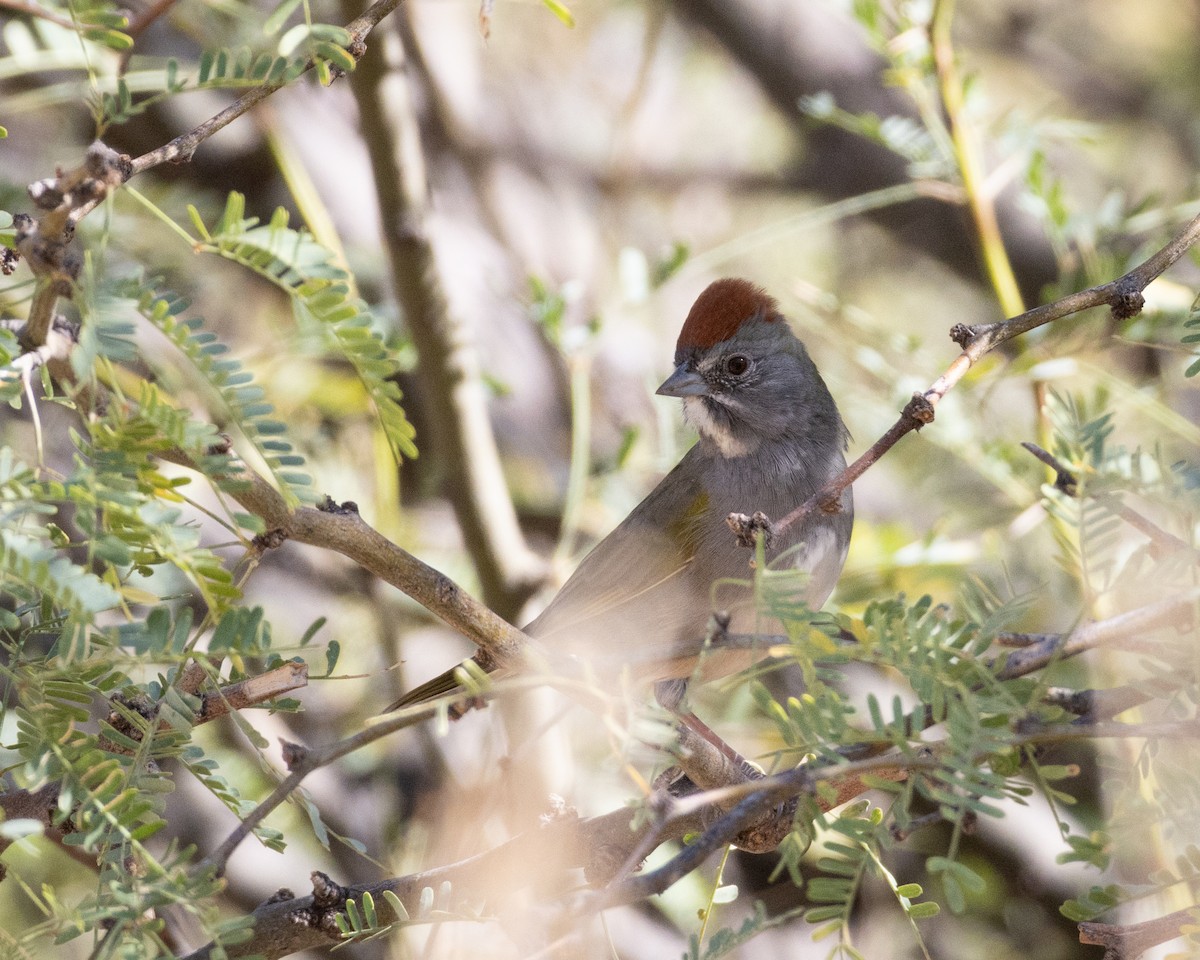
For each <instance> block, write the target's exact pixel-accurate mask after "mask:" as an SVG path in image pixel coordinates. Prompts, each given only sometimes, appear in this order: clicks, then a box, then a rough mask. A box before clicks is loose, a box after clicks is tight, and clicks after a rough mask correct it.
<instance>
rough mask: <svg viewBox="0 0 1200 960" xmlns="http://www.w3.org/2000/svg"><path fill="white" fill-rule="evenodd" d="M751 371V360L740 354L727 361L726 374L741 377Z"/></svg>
mask: <svg viewBox="0 0 1200 960" xmlns="http://www.w3.org/2000/svg"><path fill="white" fill-rule="evenodd" d="M749 369H750V359H749V358H748V357H743V356H742V355H741V354H740V353H735V354H734V355H733V356H732V357H730V358H729V359H728V360H726V361H725V372H726V373H728V374H729V375H730V376H734V377H740V376H741V375H742V374H743V373H745V372H746V371H747V370H749Z"/></svg>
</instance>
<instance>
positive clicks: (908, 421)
mask: <svg viewBox="0 0 1200 960" xmlns="http://www.w3.org/2000/svg"><path fill="white" fill-rule="evenodd" d="M1197 240H1200V216H1197V217H1196V218H1194V219H1193V220H1192V221H1191V222H1190V223H1189V224H1188V225H1187V226H1186V227H1185V228H1184V229H1183V230H1182V231H1181V232H1180V233H1179V234H1178V235H1177V236H1176V237H1175V238H1174V239H1173V240H1172V241H1171V242H1170V243H1168V244H1167V245H1166V246H1165V247H1163V248H1162V249H1161V250H1159V251H1158V252H1157V253H1156V254H1154V256H1152V257H1150V259H1149V260H1147V261H1145V262H1144V263H1142V264H1140V265H1139V266H1137V267H1135V268H1134V269H1132V270H1130V271H1129V272H1128V273H1126V274H1125V275H1124V276H1122V277H1119V278H1118V279H1116V280H1113V281H1110V282H1109V283H1102V284H1100V285H1098V286H1095V287H1089V288H1088V289H1086V290H1081V291H1079V292H1078V293H1072V294H1069V295H1068V296H1065V297H1062V298H1061V299H1059V300H1055V301H1054V302H1053V303H1048V304H1045V305H1043V306H1040V307H1035V308H1034V309H1032V310H1027V311H1025V313H1022V314H1020V315H1019V316H1016V317H1012V318H1011V319H1009V320H1004V321H1002V322H1000V323H988V324H980V325H977V326H968V325H966V324H961V323H960V324H955V326H954V327H953V328H952V329H951V331H950V338H951V339H952V340H954V341H955V342H956V343H957V344H959V346H961V347H962V353H960V354H959V355H958V357H956V358H955V360H954V362H953V363H951V364H950V366H949V367H948V368H947V369H946V372H945V373H943V374H942V375H941V376H940V377H938V378H937V380H935V381H934V382H933V383H932V384H931V385H930V386H929V388H928V389H926V390H925V391H924V392H922V393H914V394H913V396H912V399H911V400H909V402H908V404H907V405H906V406H905V407H904V410H903V411H902V412H901V414H900V418H899V419H898V420H897V421H896V422H895V423H894V424H892V426H891V427H890V428H889V429H888V431H887V432H886V433H885V434H884V435H883V436H882V437H880V438H879V439H878V440H876V441H875V443H873V444H872V445H871V447H870V449H869V450H867V452H866V453H864V454H863V455H862V456H861V457H859V458H858V459H857V460H855V461H854V462H853V463H852V464H850V466H848V467H847V468H846V469H845V470H843V471H842V472H841V473H840V474H838V475H837V476H836V477H834V478H833V479H832V480H830V481H829V482H828V483H826V484H825V486H823V487H822V488H821V489H820V490H818V491H817V492H816V493H814V494H813V495H812V496H811V497H809V498H808V499H807V500H806V501H804V503H802V504H801V505H800V506H798V507H797V508H796V509H795V510H793V511H792V512H791V513H789V514H788V515H787V516H785V517H784V518H783V519H782V520H780V521H778V522H776V523H775V524H774V525H773V526H772V530H773V532H774V533H776V534H778V533H781V532H782V531H784V530H786V529H787V528H788V527H790V526H792V525H793V524H795V523H799V522H800V521H801V520H803V519H804V518H805V517H807V516H808V515H809V514H811V513H812V512H813V511H815V510H818V509H820V510H834V511H836V509H837V504H838V502H839V500H840V498H841V495H842V493H843V492H844V491H845V489H846V488H847V487H848V486H850V485H851V484H852V483H854V481H855V480H857V479H858V478H859V477H861V476H862V475H863V474H864V473H866V472H867V470H868V469H869V468H870V467H871V466H873V465H874V464H875V463H876V462H877V461H878V460H879V459H880V458H881V457H882V456H883V455H884V454H885V453H887V452H888V451H889V450H890V449H891V448H892V447H894V446H895V445H896V443H898V442H899V440H900V439H901V437H903V436H904V435H905V434H908V433H911V432H912V431H914V430H919V429H921V427H923V426H925V425H926V424H928V423H933V419H934V414H935V412H936V410H937V405H938V402H939V401H940V400H941V399H942V397H944V396H945V395H946V394H947V393H949V392H950V391H951V390H952V389H953V388H954V386H955V384H957V383H958V382H959V381H960V380H961V379H962V378H963V377H964V376H965V375H966V373H967V371H968V370H970V369H971V367H973V366H974V365H975V364H976V363H977V362H978V361H979V359H980V357H982V356H983V355H984V354H986V353H988V352H989V351H991V350H994V349H995V348H996V347H998V346H999V345H1000V344H1002V343H1005V342H1007V341H1009V340H1012V339H1013V338H1014V337H1018V336H1020V335H1021V334H1023V333H1028V332H1029V331H1030V330H1033V329H1036V328H1037V327H1040V326H1044V325H1045V324H1047V323H1051V322H1053V321H1055V320H1060V319H1062V318H1063V317H1067V316H1070V315H1072V314H1075V313H1079V312H1080V311H1082V310H1087V309H1089V308H1090V307H1097V306H1103V305H1108V306H1109V307H1110V308H1111V309H1112V312H1113V316H1114V317H1116V318H1117V319H1119V320H1123V319H1127V318H1129V317H1132V316H1135V315H1136V314H1137V313H1138V312H1139V311H1140V310H1141V309H1142V306H1143V304H1144V303H1145V300H1144V298H1143V297H1142V291H1143V290H1145V289H1146V287H1147V286H1149V284H1150V282H1151V281H1152V280H1154V279H1155V278H1157V277H1158V276H1159V275H1160V274H1162V272H1163V271H1164V270H1166V269H1167V268H1168V267H1169V266H1171V265H1172V264H1173V263H1175V261H1176V260H1178V259H1179V258H1180V257H1182V256H1183V255H1184V254H1185V253H1186V252H1187V251H1188V249H1189V248H1190V247H1191V246H1192V245H1193V244H1194V243H1196V241H1197ZM737 516H738V515H737V514H733V515H731V517H737Z"/></svg>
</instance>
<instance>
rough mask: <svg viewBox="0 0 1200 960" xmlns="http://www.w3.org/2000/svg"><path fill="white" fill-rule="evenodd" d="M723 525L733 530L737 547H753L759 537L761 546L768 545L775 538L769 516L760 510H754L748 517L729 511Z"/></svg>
mask: <svg viewBox="0 0 1200 960" xmlns="http://www.w3.org/2000/svg"><path fill="white" fill-rule="evenodd" d="M725 525H726V526H727V527H729V529H730V530H732V531H733V535H734V537H736V538H737V544H738V546H739V547H753V546H754V545H755V544H756V543H758V540H759V538H760V537H761V538H762V544H763V546H764V547H770V546H771V542H772V541H773V540H774V539H775V530H774V528H773V527H772V526H771V518H770V517H768V516H767V515H766V514H765V513H763V512H762V511H761V510H755V511H754V515H753V516H749V517H748V516H746V514H744V513H731V514H730V515H729V516H727V517H726V518H725Z"/></svg>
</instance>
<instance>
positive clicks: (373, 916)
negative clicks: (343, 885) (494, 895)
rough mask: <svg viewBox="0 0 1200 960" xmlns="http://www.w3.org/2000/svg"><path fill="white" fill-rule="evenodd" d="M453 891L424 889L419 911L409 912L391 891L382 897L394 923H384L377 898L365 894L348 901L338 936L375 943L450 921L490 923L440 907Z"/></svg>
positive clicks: (445, 884) (446, 884) (470, 913)
mask: <svg viewBox="0 0 1200 960" xmlns="http://www.w3.org/2000/svg"><path fill="white" fill-rule="evenodd" d="M452 893H453V888H452V887H451V885H450V883H449V881H443V882H442V883H441V884H439V886H438V888H437V890H436V891H435V890H434V888H433V887H422V888H421V892H420V894H418V897H417V908H416V910H415V911H409V909H408V908H407V907H405V906H404V903H403V902H402V901H401V900H400V898H399V897H398V896H396V894H395V893H394V892H393V891H391V890H384V891H383V893H382V894H381V895H382V897H383V899H384V900H385V901H386V902H387V905H388V907H389V908H390V910H391V913H392V916H393V917H394V918H395V919H394V920H392V921H390V922H388V923H384V922H382V921H381V920H380V917H379V912H378V909H377V908H376V905H375V898H374V897H373V896H372V895H371V894H370V893H369V892H366V893H364V894H363V895H362V897H361V899H360V900H357V901H356V900H354V899H353V898H351V899H349V900H347V901H346V912H345V913H339V914H338V915H337V917H336V922H337V927H338V932H339V933H340V934H341V935H342V938H343V941H344V942H350V941H356V940H374V939H375V938H376V937H380V936H383V935H385V934H387V933H390V932H392V931H393V930H395V929H398V928H400V927H403V926H406V925H408V924H413V923H445V922H447V921H454V920H457V921H463V920H465V921H469V922H473V923H481V922H484V921H486V920H488V919H490V918H489V917H487V916H486V915H484V914H483V913H480V912H475V911H469V910H462V909H455V910H448V909H444V908H443V907H441V906H439V904H447V903H449V902H450V900H451V895H452Z"/></svg>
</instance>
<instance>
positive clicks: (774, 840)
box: [733, 797, 800, 853]
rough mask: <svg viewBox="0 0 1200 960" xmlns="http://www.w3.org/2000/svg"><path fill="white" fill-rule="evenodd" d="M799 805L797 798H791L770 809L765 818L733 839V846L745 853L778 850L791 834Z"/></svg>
mask: <svg viewBox="0 0 1200 960" xmlns="http://www.w3.org/2000/svg"><path fill="white" fill-rule="evenodd" d="M799 803H800V798H799V797H792V798H791V799H790V800H788V801H786V802H784V803H781V804H779V806H777V807H774V808H772V809H771V811H770V812H769V813H768V814H767V815H766V816H765V817H763V818H762V819H761V820H759V821H758V822H757V823H753V824H751V825H750V826H749V827H747V828H746V829H745V830H743V831H742V832H741V833H739V834H738V835H737V836H736V837H734V838H733V845H734V846H735V847H737V848H738V849H739V850H745V851H746V852H747V853H770V852H771V851H772V850H778V849H779V845H780V844H781V843H783V841H784V839H785V838H786V837H787V835H788V834H789V833H791V832H792V823H793V821H794V820H795V818H796V807H797V806H798V805H799Z"/></svg>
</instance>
